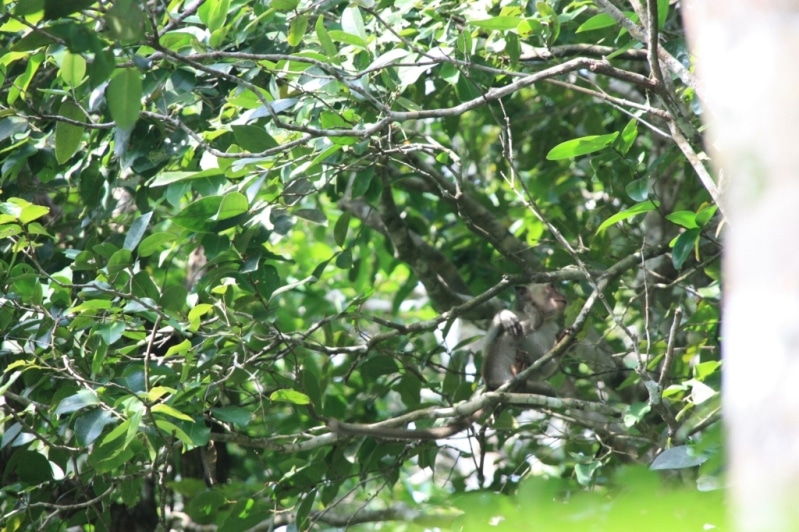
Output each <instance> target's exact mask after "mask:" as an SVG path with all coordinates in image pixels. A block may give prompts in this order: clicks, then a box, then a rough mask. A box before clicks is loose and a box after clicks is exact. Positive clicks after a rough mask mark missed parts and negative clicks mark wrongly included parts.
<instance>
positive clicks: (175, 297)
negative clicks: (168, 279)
mask: <svg viewBox="0 0 799 532" xmlns="http://www.w3.org/2000/svg"><path fill="white" fill-rule="evenodd" d="M188 295H189V291H188V290H186V288H185V287H184V286H182V285H179V284H176V285H172V286H168V287H166V288H165V289H164V293H163V295H161V299H160V300H159V303H160V304H161V306H163V307H164V310H168V311H170V312H180V311H182V310H183V307H184V306H185V305H186V297H187V296H188Z"/></svg>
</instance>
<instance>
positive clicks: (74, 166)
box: [0, 0, 722, 530]
mask: <svg viewBox="0 0 799 532" xmlns="http://www.w3.org/2000/svg"><path fill="white" fill-rule="evenodd" d="M633 4H634V6H633V7H635V8H636V9H638V3H637V2H634V3H633ZM657 7H658V10H657V11H658V12H659V13H658V16H657V17H655V16H653V15H654V13H646V12H639V13H636V12H634V11H632V9H633V8H632V7H630V8H629V9H630V11H624V12H622V11H619V10H618V9H617V8H615V7H614V6H613V5H612V4H610V3H609V2H607V1H606V0H596V1H595V2H591V1H587V0H575V1H573V2H566V1H556V0H551V1H547V2H543V1H542V2H529V3H528V2H506V3H504V4H503V5H499V4H497V3H491V2H477V1H469V2H449V1H447V0H433V1H432V2H377V3H375V2H369V1H364V2H356V3H352V4H346V3H342V2H322V3H312V2H305V1H299V0H271V1H253V0H220V1H214V2H211V1H203V0H197V1H183V0H172V1H170V2H168V3H167V2H147V3H140V2H136V1H133V0H120V1H116V2H99V3H98V2H93V1H87V0H69V1H60V0H58V1H57V0H38V1H25V2H22V1H17V2H14V1H8V0H6V1H5V2H4V3H3V16H2V24H0V39H2V43H3V46H2V51H1V52H0V53H1V54H2V55H0V76H2V78H1V79H2V89H1V90H0V97H2V105H3V110H2V117H0V143H1V144H0V160H1V161H2V164H1V165H0V187H1V188H2V204H0V235H2V239H1V240H0V301H2V305H1V306H0V331H2V332H3V337H2V347H1V348H0V360H2V362H3V367H4V372H3V374H2V381H0V391H2V394H3V400H2V403H0V404H2V418H1V422H2V426H3V436H2V440H1V441H0V447H1V448H0V469H1V470H2V471H0V474H1V475H2V483H1V484H0V485H2V489H1V490H0V515H2V516H3V517H4V520H5V522H6V523H7V524H6V528H7V529H8V530H17V529H23V528H31V529H39V530H53V529H59V528H62V527H64V526H84V527H88V526H89V524H93V525H94V526H95V527H97V528H96V529H98V530H102V529H132V528H130V527H131V526H132V523H135V524H136V525H137V526H139V527H142V528H141V529H148V528H149V529H153V528H155V527H156V526H157V525H158V524H159V523H160V524H161V526H162V527H173V528H187V529H191V528H195V527H197V526H199V525H216V526H217V527H219V529H220V530H242V529H247V528H251V527H262V528H264V529H266V528H267V527H269V526H273V525H274V526H277V525H282V524H289V523H294V524H295V525H296V526H297V527H298V528H299V529H306V528H314V527H315V528H324V527H327V526H347V525H354V524H357V523H362V522H369V521H391V520H393V521H397V522H402V521H415V520H418V522H419V523H420V524H421V525H422V526H443V527H450V526H452V527H468V526H478V525H477V524H474V523H473V525H469V524H468V523H469V517H470V515H469V511H468V509H469V508H470V506H469V505H468V504H456V505H455V508H453V507H452V504H451V501H452V500H453V497H455V500H459V501H472V500H481V501H483V503H485V501H489V503H490V505H493V508H494V510H492V512H495V513H492V514H491V515H496V512H498V513H499V514H501V515H504V516H505V518H507V519H508V520H509V522H513V521H514V520H516V519H519V516H520V515H523V516H526V518H524V519H526V522H528V523H529V522H535V521H536V519H538V520H539V521H540V520H541V519H545V517H546V515H547V512H551V511H555V510H551V509H548V508H547V506H546V504H547V503H546V501H549V502H550V503H551V504H553V505H555V506H554V507H556V508H561V505H564V504H565V503H566V501H567V500H568V499H569V497H570V495H569V494H572V495H571V496H573V497H575V499H573V500H589V499H582V498H581V497H582V495H580V492H581V491H583V490H585V491H588V490H591V491H594V492H595V493H598V494H600V495H599V496H600V497H605V499H604V500H603V503H607V502H609V501H610V502H611V504H615V505H616V506H615V509H616V510H617V511H618V510H619V509H621V508H623V509H625V511H627V510H629V511H635V508H636V506H637V503H634V504H630V499H625V498H624V497H614V496H613V494H614V493H617V492H615V491H614V490H615V489H616V488H619V486H620V488H619V489H621V492H623V491H624V486H625V483H626V482H627V481H626V480H624V479H625V477H624V475H621V477H619V476H618V475H617V476H616V481H615V482H614V481H611V480H609V479H611V478H614V473H616V472H617V471H618V470H619V468H620V466H622V465H624V464H629V463H638V464H645V465H649V464H651V463H652V461H653V459H654V458H655V456H656V455H658V454H659V453H660V452H662V451H663V450H665V449H669V448H673V449H679V451H676V453H677V454H676V455H670V457H667V458H668V459H667V460H664V462H661V466H662V465H663V463H665V464H666V466H665V467H661V469H664V470H666V471H667V472H670V473H668V474H667V475H666V476H665V477H664V478H665V481H666V483H667V484H668V483H677V482H678V481H679V480H680V479H681V480H682V481H683V482H688V483H689V485H691V484H692V482H691V480H692V479H695V477H696V474H695V473H696V467H697V464H700V463H701V465H700V466H699V469H700V471H699V473H700V475H702V477H700V478H705V479H710V480H712V479H713V478H714V475H715V474H716V472H717V471H718V470H719V467H720V464H719V450H718V447H719V444H720V443H721V437H720V436H719V433H720V431H719V428H718V425H719V405H718V391H719V382H720V371H721V368H720V361H719V360H720V358H719V353H718V334H717V327H718V320H719V310H718V299H719V286H718V279H719V264H718V262H719V255H720V245H719V243H718V241H717V240H716V229H717V227H718V225H719V223H720V220H721V218H722V217H721V214H720V213H717V212H716V211H717V205H716V202H715V200H716V198H717V196H716V193H715V190H714V187H713V184H712V181H709V180H708V179H707V171H706V170H705V169H704V167H703V166H702V163H701V162H700V161H701V157H700V156H699V155H698V154H697V152H699V151H700V150H701V148H700V139H699V136H698V134H697V132H696V129H695V127H696V124H698V119H697V117H696V112H697V109H696V106H695V102H694V101H693V93H694V85H693V79H692V76H691V74H690V72H689V70H688V68H687V66H686V64H685V63H686V61H687V54H686V52H685V43H684V38H683V31H682V27H681V22H680V14H679V11H678V10H677V9H676V8H675V6H673V5H670V3H669V2H668V1H665V0H660V1H658V2H657ZM640 20H645V21H650V22H651V23H649V24H640ZM652 35H654V36H655V39H658V35H660V37H661V42H662V43H663V46H662V47H661V50H662V52H661V54H660V55H659V60H658V61H654V60H653V58H652V56H650V55H648V54H647V50H646V42H648V39H650V38H651V36H652ZM652 55H654V54H652ZM653 67H654V68H653ZM650 72H651V74H650ZM664 78H665V79H664ZM531 281H535V282H542V281H552V282H557V283H559V284H560V285H561V286H562V288H563V290H564V291H565V292H566V293H567V294H568V295H569V298H570V301H571V303H570V306H569V308H568V311H567V316H566V321H567V323H568V324H569V325H573V329H574V334H573V336H574V338H573V342H572V345H571V347H570V349H569V350H568V351H567V352H566V353H565V354H563V355H561V356H562V357H563V358H562V361H561V368H562V371H561V372H560V373H559V374H558V375H557V376H555V377H553V379H552V383H553V384H554V385H556V386H557V387H558V388H559V389H560V390H561V395H563V396H564V397H566V398H571V399H573V400H574V401H572V402H571V403H569V402H568V401H561V402H558V401H557V400H548V402H547V401H545V402H543V403H542V404H543V406H542V407H540V408H537V409H535V410H533V411H530V412H523V411H521V410H518V409H515V408H506V409H504V410H503V411H502V413H499V412H498V413H497V415H495V416H494V419H493V420H488V419H483V420H482V421H481V423H480V424H476V425H474V427H473V429H471V430H469V431H468V432H465V433H462V434H461V435H459V436H456V437H453V438H451V439H449V440H444V441H440V442H424V443H422V442H392V441H379V440H376V439H373V438H347V437H344V436H339V435H336V434H333V433H330V431H329V430H328V429H327V427H326V420H328V419H338V420H346V421H349V422H358V423H371V422H376V421H381V420H387V423H388V424H394V425H396V424H399V423H400V422H402V421H403V419H406V418H402V419H395V418H397V416H399V415H401V414H405V413H411V414H412V416H413V417H414V419H415V422H416V425H417V426H419V427H423V426H430V425H431V424H432V423H433V420H434V419H435V418H437V417H438V418H440V417H445V418H446V419H445V420H444V422H446V421H449V420H451V419H452V417H453V413H452V411H451V410H450V411H448V410H446V409H442V408H439V407H446V406H451V405H456V404H459V403H461V402H463V401H465V400H467V399H469V398H470V397H472V396H474V395H475V394H476V392H478V390H479V382H478V379H477V378H476V377H475V375H478V374H479V372H478V370H477V368H479V366H480V364H481V362H482V360H481V355H480V353H479V342H477V341H476V340H479V334H480V333H479V330H478V329H477V328H476V327H484V326H485V325H486V320H487V319H489V318H490V317H491V316H492V315H493V313H495V312H496V311H497V310H498V309H499V308H500V307H501V304H502V303H501V302H500V300H502V299H504V298H506V297H507V294H508V292H507V291H506V290H505V289H506V288H507V287H508V286H510V285H511V284H513V283H519V282H531ZM494 296H499V297H498V298H497V297H494ZM597 303H598V304H597ZM475 326H476V327H475ZM578 400H582V401H584V403H580V402H579V401H578ZM597 402H601V403H605V404H606V405H609V406H610V407H612V408H613V412H615V413H616V414H614V415H611V417H607V415H606V414H605V416H606V417H602V416H599V417H597V416H596V415H592V414H590V412H592V410H590V409H591V408H592V407H591V405H592V404H595V403H597ZM575 405H577V406H580V405H582V407H585V408H588V410H586V411H585V413H581V412H582V411H580V410H579V409H578V410H575ZM586 405H587V406H586ZM596 408H598V407H596ZM392 420H394V421H392ZM481 427H482V428H481ZM672 452H674V451H672ZM696 456H702V458H701V459H700V460H691V459H684V458H686V457H696ZM706 458H709V460H707V461H705V459H706ZM675 471H677V472H679V474H677V473H675ZM528 477H532V478H530V480H528V481H527V483H521V484H520V480H521V479H524V478H528ZM543 478H550V479H558V480H557V481H549V482H544V481H543V480H542V479H543ZM537 482H543V484H538V483H537ZM633 485H634V483H628V486H633ZM519 486H522V487H521V488H519ZM525 486H538V487H539V488H540V486H546V490H548V491H546V493H548V494H549V495H548V496H547V497H543V498H542V497H533V499H534V500H536V501H540V502H541V504H539V505H536V506H535V508H530V507H529V506H525V505H524V504H522V503H521V502H520V501H521V500H522V499H521V498H522V497H525V494H526V493H527V494H529V493H530V491H529V488H525ZM614 486H615V487H614ZM539 488H535V489H539ZM541 489H543V488H541ZM630 489H632V488H630ZM517 490H518V491H517ZM655 491H657V490H655ZM467 492H468V493H467ZM511 493H516V496H515V498H514V499H511V498H506V497H505V494H511ZM680 493H683V494H688V495H686V497H687V498H682V496H680V497H677V496H675V497H673V498H668V499H667V500H669V501H673V504H674V506H675V507H674V508H673V515H672V517H674V519H675V521H674V522H675V523H677V522H679V519H680V516H681V515H683V514H681V510H683V509H684V510H685V511H686V512H687V511H689V507H690V512H694V511H695V510H696V508H697V507H698V508H702V503H701V501H706V500H710V501H716V500H717V499H718V494H717V493H716V494H707V493H702V492H699V491H695V487H694V488H693V491H688V492H680ZM500 494H502V495H500ZM464 497H465V498H464ZM475 497H477V499H475ZM514 501H515V502H514ZM552 501H554V502H552ZM614 501H615V502H614ZM698 501H699V503H698ZM469 504H470V503H469ZM641 504H642V505H645V503H643V502H642V503H641ZM646 504H648V503H646ZM568 507H569V506H568V505H566V508H568ZM571 507H572V508H575V509H580V508H582V509H583V510H585V508H584V507H582V506H580V505H575V504H573V505H572V506H571ZM557 511H560V510H557ZM575 511H576V510H575ZM461 512H465V515H464V514H462V513H461ZM519 512H522V513H521V514H520V513H519ZM535 512H539V513H538V514H536V513H535ZM611 513H613V511H611ZM656 513H657V516H658V517H657V519H659V520H660V521H659V522H663V523H666V522H668V519H669V518H670V517H669V516H670V514H669V512H668V511H664V510H663V509H662V507H661V510H659V511H658V512H656ZM480 515H482V514H480ZM614 515H618V514H614ZM692 515H693V514H692ZM709 515H710V517H708V520H712V519H715V518H717V517H718V511H717V508H714V509H713V513H712V514H709ZM536 516H538V517H536ZM471 517H472V518H473V519H474V520H475V522H476V523H480V522H482V521H481V520H480V519H481V518H480V517H478V513H475V515H474V516H471ZM621 519H623V518H621ZM604 522H605V524H606V526H608V527H610V528H612V527H613V523H614V522H615V521H613V520H612V519H611V520H607V521H604ZM619 522H621V521H619ZM431 523H432V524H433V525H431ZM464 523H466V524H464ZM397 526H398V527H400V528H401V527H402V526H403V525H402V524H397ZM600 526H601V525H600Z"/></svg>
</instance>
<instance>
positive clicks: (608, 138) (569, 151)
mask: <svg viewBox="0 0 799 532" xmlns="http://www.w3.org/2000/svg"><path fill="white" fill-rule="evenodd" d="M618 136H619V133H618V132H616V133H609V134H607V135H588V136H587V137H580V138H577V139H571V140H567V141H566V142H561V143H560V144H558V145H557V146H555V147H554V148H552V149H551V150H549V153H547V159H548V160H550V161H559V160H562V159H570V158H572V157H579V156H580V155H586V154H588V153H593V152H595V151H599V150H603V149H605V148H607V147H608V146H610V145H611V144H613V141H614V140H616V137H618Z"/></svg>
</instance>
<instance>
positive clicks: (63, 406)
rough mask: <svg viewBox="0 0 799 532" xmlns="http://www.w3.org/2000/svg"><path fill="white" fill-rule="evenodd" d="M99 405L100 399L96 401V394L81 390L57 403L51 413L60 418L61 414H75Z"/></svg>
mask: <svg viewBox="0 0 799 532" xmlns="http://www.w3.org/2000/svg"><path fill="white" fill-rule="evenodd" d="M99 404H100V399H98V397H97V394H96V393H94V392H93V391H92V390H87V389H81V390H79V391H78V392H77V393H75V394H74V395H70V396H69V397H65V398H64V399H62V400H61V402H59V403H58V406H57V407H56V408H55V412H53V413H54V414H55V415H56V416H60V415H63V414H71V413H72V412H77V411H78V410H81V409H83V408H86V407H87V406H96V405H99Z"/></svg>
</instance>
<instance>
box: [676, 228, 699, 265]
mask: <svg viewBox="0 0 799 532" xmlns="http://www.w3.org/2000/svg"><path fill="white" fill-rule="evenodd" d="M699 236H700V229H689V230H688V231H685V232H684V233H683V234H681V235H680V236H678V237H677V238H676V239H674V241H673V246H672V249H671V262H672V264H674V267H675V268H677V269H678V270H679V269H680V268H682V265H683V264H684V263H685V261H686V260H687V259H688V257H689V256H690V255H691V251H692V250H693V249H694V246H696V245H697V244H698V243H699Z"/></svg>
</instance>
